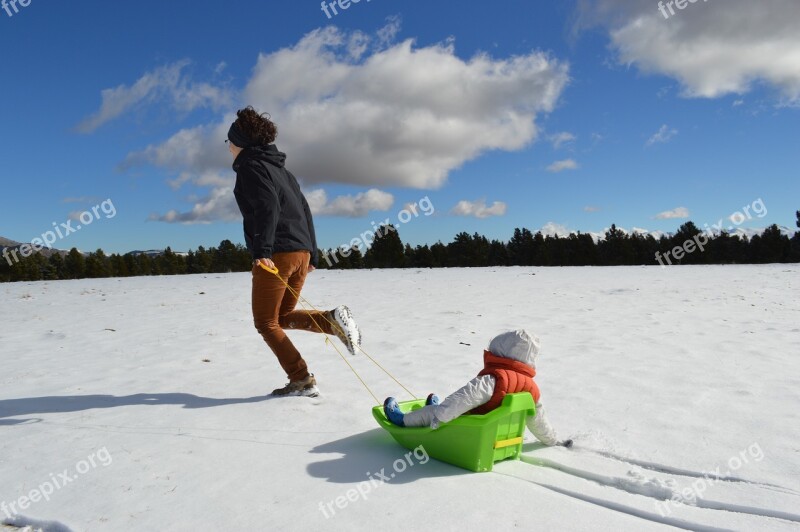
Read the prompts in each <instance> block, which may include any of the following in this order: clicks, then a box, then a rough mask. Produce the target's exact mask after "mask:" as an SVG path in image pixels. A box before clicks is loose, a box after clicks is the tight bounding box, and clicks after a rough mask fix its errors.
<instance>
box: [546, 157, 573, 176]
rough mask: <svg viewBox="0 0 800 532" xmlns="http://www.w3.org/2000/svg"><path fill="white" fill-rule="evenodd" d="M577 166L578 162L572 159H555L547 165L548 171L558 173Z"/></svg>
mask: <svg viewBox="0 0 800 532" xmlns="http://www.w3.org/2000/svg"><path fill="white" fill-rule="evenodd" d="M578 168H579V166H578V163H577V162H575V161H574V160H572V159H565V160H563V161H556V162H554V163H553V164H551V165H550V166H548V167H547V171H548V172H553V173H558V172H563V171H564V170H577V169H578Z"/></svg>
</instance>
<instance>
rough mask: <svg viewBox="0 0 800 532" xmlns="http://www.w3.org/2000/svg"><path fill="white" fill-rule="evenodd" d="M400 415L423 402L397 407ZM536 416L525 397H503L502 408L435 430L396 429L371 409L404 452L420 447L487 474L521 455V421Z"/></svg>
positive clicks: (380, 409) (380, 411) (380, 412)
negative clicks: (504, 461) (502, 461)
mask: <svg viewBox="0 0 800 532" xmlns="http://www.w3.org/2000/svg"><path fill="white" fill-rule="evenodd" d="M399 406H400V409H401V410H402V411H403V412H410V411H412V410H416V409H418V408H422V407H423V406H425V399H418V400H415V401H403V402H402V403H399ZM535 413H536V406H535V405H534V403H533V397H531V394H529V393H515V394H509V395H506V396H505V398H504V399H503V404H502V405H500V406H499V407H498V408H496V409H494V410H492V411H491V412H489V413H488V414H483V415H463V416H460V417H457V418H456V419H454V420H453V421H450V422H449V423H442V424H441V425H440V426H439V428H438V429H436V430H433V429H431V428H430V427H414V428H407V427H399V426H397V425H394V424H392V423H390V422H389V420H388V419H386V414H385V413H384V412H383V406H376V407H374V408H373V409H372V415H373V417H375V420H376V421H377V422H378V424H379V425H380V426H381V427H383V428H384V429H386V430H387V431H388V432H389V434H391V435H392V437H393V438H394V439H395V440H396V441H397V443H399V444H400V445H402V446H403V447H405V448H407V449H414V448H416V447H418V446H420V445H422V446H423V447H424V449H425V452H426V453H427V454H428V456H431V457H433V458H436V459H437V460H441V461H442V462H447V463H448V464H453V465H455V466H458V467H463V468H464V469H469V470H470V471H476V472H480V471H491V470H492V466H493V465H494V463H495V462H499V461H500V460H506V459H508V458H512V459H517V458H519V455H520V453H521V452H522V435H523V434H524V433H525V419H526V417H527V416H532V415H534V414H535Z"/></svg>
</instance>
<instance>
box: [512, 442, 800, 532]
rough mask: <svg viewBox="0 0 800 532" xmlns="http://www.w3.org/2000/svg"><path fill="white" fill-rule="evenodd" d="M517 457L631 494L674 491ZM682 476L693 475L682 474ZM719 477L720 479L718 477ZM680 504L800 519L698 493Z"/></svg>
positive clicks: (663, 496) (668, 495) (659, 495)
mask: <svg viewBox="0 0 800 532" xmlns="http://www.w3.org/2000/svg"><path fill="white" fill-rule="evenodd" d="M520 460H521V461H522V462H524V463H526V464H531V465H535V466H539V467H547V468H550V469H556V470H558V471H562V472H564V473H567V474H569V475H573V476H575V477H579V478H582V479H584V480H588V481H590V482H596V483H598V484H600V485H603V486H608V487H611V488H616V489H619V490H622V491H626V492H628V493H631V494H633V495H642V496H645V497H651V498H653V499H657V500H661V501H667V500H669V499H672V498H673V497H674V496H675V495H676V492H675V491H674V490H673V489H672V488H671V487H670V486H668V485H665V483H664V482H663V481H660V480H659V479H639V480H638V481H637V480H630V479H627V478H622V477H611V476H607V475H601V474H597V473H593V472H591V471H585V470H582V469H578V468H575V467H572V466H565V465H563V464H559V463H557V462H553V461H552V460H548V459H545V458H533V457H531V456H525V455H523V456H521V457H520ZM623 461H624V462H626V463H627V461H625V460H623ZM630 463H632V464H633V463H635V462H630ZM636 465H638V464H636ZM662 472H666V471H662ZM684 476H689V477H693V476H694V475H684ZM708 478H713V477H708ZM719 480H723V479H722V478H720V479H719ZM741 482H744V483H746V484H749V485H751V486H754V487H759V486H762V484H759V483H752V482H748V481H745V480H742V481H741ZM683 504H685V505H687V506H695V507H697V508H705V509H708V510H718V511H725V512H733V513H741V514H749V515H754V516H757V517H772V518H775V519H783V520H784V521H793V522H795V523H800V515H797V514H791V513H788V512H783V511H780V510H770V509H767V508H756V507H752V506H743V505H739V504H731V503H725V502H720V501H714V500H707V499H703V498H702V497H697V498H696V499H695V500H691V501H683Z"/></svg>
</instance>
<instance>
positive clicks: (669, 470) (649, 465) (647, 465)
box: [576, 449, 800, 495]
mask: <svg viewBox="0 0 800 532" xmlns="http://www.w3.org/2000/svg"><path fill="white" fill-rule="evenodd" d="M576 450H578V451H580V452H586V453H592V454H596V455H598V456H602V457H604V458H610V459H611V460H616V461H617V462H623V463H626V464H632V465H635V466H639V467H641V468H642V469H647V470H649V471H654V472H656V473H664V474H666V475H677V476H681V477H690V478H705V479H711V480H713V481H715V482H719V481H722V482H740V483H742V484H749V485H751V486H759V487H763V488H765V489H774V490H775V491H780V492H783V493H788V494H791V495H800V491H796V490H793V489H792V488H787V487H785V486H779V485H777V484H770V483H768V482H754V481H752V480H747V479H745V478H741V477H734V476H730V475H715V474H713V473H702V472H699V471H690V470H688V469H681V468H678V467H670V466H665V465H662V464H656V463H655V462H648V461H646V460H636V459H634V458H625V457H622V456H619V455H616V454H614V453H609V452H606V451H595V450H593V449H576Z"/></svg>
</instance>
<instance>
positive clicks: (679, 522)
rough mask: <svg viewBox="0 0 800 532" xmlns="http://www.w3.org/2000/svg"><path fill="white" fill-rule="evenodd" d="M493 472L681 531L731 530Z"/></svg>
mask: <svg viewBox="0 0 800 532" xmlns="http://www.w3.org/2000/svg"><path fill="white" fill-rule="evenodd" d="M494 472H495V473H497V474H498V475H502V476H504V477H509V478H513V479H516V480H520V481H522V482H528V483H529V484H533V485H535V486H539V487H542V488H544V489H547V490H550V491H553V492H555V493H558V494H560V495H565V496H567V497H572V498H574V499H577V500H580V501H583V502H588V503H589V504H594V505H596V506H600V507H603V508H607V509H609V510H612V511H614V512H619V513H623V514H627V515H630V516H633V517H638V518H639V519H644V520H647V521H652V522H654V523H659V524H662V525H668V526H674V527H676V528H680V529H682V530H695V531H698V532H731V529H728V528H717V527H711V526H706V525H700V524H697V523H692V522H690V521H687V520H685V519H681V518H678V517H666V516H661V515H658V514H657V513H654V512H649V511H647V510H641V509H639V508H633V507H631V506H627V505H625V504H620V503H616V502H612V501H607V500H604V499H600V498H598V497H594V496H591V495H585V494H583V493H578V492H575V491H571V490H567V489H564V488H559V487H557V486H553V485H550V484H545V483H543V482H537V481H535V480H530V479H527V478H523V477H519V476H517V475H512V474H509V473H501V472H499V471H496V470H495V471H494Z"/></svg>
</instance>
